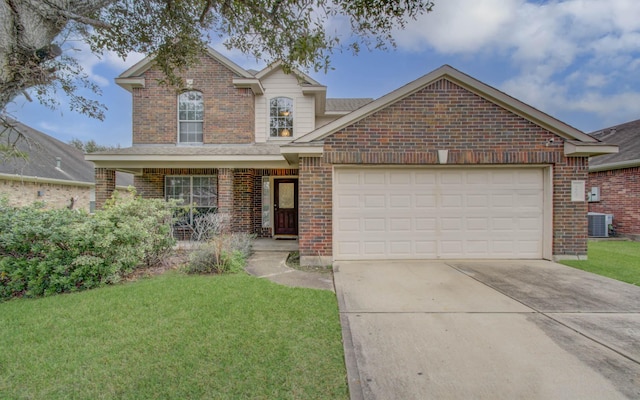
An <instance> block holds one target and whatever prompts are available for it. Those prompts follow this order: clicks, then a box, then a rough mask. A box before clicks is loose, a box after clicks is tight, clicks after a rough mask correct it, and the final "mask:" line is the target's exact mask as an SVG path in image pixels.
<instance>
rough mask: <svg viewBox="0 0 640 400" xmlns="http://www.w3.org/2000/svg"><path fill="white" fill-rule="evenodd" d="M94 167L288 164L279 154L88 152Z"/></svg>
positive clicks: (283, 165)
mask: <svg viewBox="0 0 640 400" xmlns="http://www.w3.org/2000/svg"><path fill="white" fill-rule="evenodd" d="M85 159H86V160H87V161H91V162H93V164H94V165H95V167H96V168H112V169H115V170H119V171H136V170H140V169H142V168H290V165H289V163H288V162H287V160H286V159H285V157H284V156H283V155H248V156H238V155H215V156H211V155H209V156H207V155H198V156H184V155H183V156H180V155H173V156H169V155H90V154H87V155H86V156H85Z"/></svg>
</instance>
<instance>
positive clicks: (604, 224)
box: [587, 212, 613, 237]
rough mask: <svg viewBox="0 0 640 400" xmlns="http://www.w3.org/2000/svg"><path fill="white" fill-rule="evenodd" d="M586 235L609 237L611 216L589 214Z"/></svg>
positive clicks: (611, 222)
mask: <svg viewBox="0 0 640 400" xmlns="http://www.w3.org/2000/svg"><path fill="white" fill-rule="evenodd" d="M587 218H588V219H589V228H588V235H589V236H590V237H609V226H610V225H612V224H613V214H601V213H594V212H590V213H588V214H587Z"/></svg>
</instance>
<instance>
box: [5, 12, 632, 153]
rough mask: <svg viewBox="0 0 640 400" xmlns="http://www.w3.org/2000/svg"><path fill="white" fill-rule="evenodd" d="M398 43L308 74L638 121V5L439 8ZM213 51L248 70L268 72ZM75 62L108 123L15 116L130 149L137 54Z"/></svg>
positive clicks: (335, 93) (55, 115) (374, 90)
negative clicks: (468, 92)
mask: <svg viewBox="0 0 640 400" xmlns="http://www.w3.org/2000/svg"><path fill="white" fill-rule="evenodd" d="M332 26H333V28H335V29H337V30H338V31H343V30H344V29H345V28H344V27H343V26H341V25H340V23H339V22H334V23H333V24H332ZM394 36H395V37H396V40H397V44H398V46H397V48H396V49H395V50H390V51H386V52H383V51H374V52H368V51H367V50H363V51H362V52H361V53H360V54H359V55H357V56H353V55H352V54H351V53H348V52H347V53H342V54H340V53H337V54H335V55H334V57H333V58H332V65H333V67H334V69H333V70H331V71H329V72H328V73H327V74H324V73H310V75H311V76H312V77H313V78H314V79H316V80H318V81H320V82H321V83H322V84H324V85H327V86H328V94H327V95H328V97H373V98H377V97H380V96H382V95H384V94H386V93H388V92H390V91H392V90H394V89H396V88H398V87H400V86H402V85H404V84H406V83H408V82H410V81H412V80H414V79H417V78H419V77H420V76H422V75H424V74H427V73H428V72H430V71H432V70H434V69H436V68H438V67H440V66H441V65H443V64H449V65H451V66H453V67H454V68H457V69H459V70H460V71H462V72H464V73H466V74H468V75H471V76H472V77H474V78H476V79H478V80H480V81H482V82H484V83H486V84H489V85H491V86H493V87H495V88H497V89H499V90H502V91H504V92H506V93H507V94H509V95H511V96H513V97H516V98H517V99H519V100H521V101H524V102H525V103H528V104H530V105H532V106H534V107H536V108H538V109H540V110H541V111H544V112H546V113H548V114H550V115H552V116H554V117H556V118H558V119H560V120H562V121H563V122H566V123H568V124H570V125H572V126H574V127H576V128H578V129H581V130H583V131H585V132H592V131H595V130H598V129H601V128H605V127H609V126H612V125H616V124H620V123H623V122H627V121H632V120H635V119H640V1H637V0H608V1H602V0H567V1H525V0H473V1H471V0H435V8H434V11H433V12H432V13H430V14H427V15H424V16H422V17H421V18H419V20H417V21H413V22H411V23H410V24H409V25H408V26H407V28H406V29H405V30H403V31H398V32H396V34H395V35H394ZM212 46H213V47H214V48H216V49H217V50H218V51H220V52H222V53H223V54H225V55H226V56H227V57H229V58H231V59H232V60H233V61H235V62H236V63H238V64H239V65H240V66H242V67H244V68H253V69H260V68H262V67H264V64H260V63H256V62H255V61H254V60H251V59H249V58H247V57H245V56H243V55H242V54H241V53H239V52H236V51H227V50H226V49H224V47H223V46H222V45H220V44H217V43H213V44H212ZM75 54H76V55H77V56H78V57H79V59H80V62H81V64H82V65H83V66H84V67H85V71H86V72H87V73H88V74H89V76H90V77H91V79H92V80H93V81H94V82H95V83H97V84H98V85H99V86H100V87H101V88H102V91H103V95H102V97H101V98H100V99H99V100H101V101H102V102H103V103H105V104H106V105H107V107H108V111H107V114H106V119H105V121H102V122H101V121H96V120H91V119H90V118H87V117H84V116H82V115H79V114H77V113H74V112H72V111H69V110H68V109H67V108H66V107H65V105H64V99H61V101H62V103H63V104H62V106H61V107H60V109H59V110H56V111H50V110H48V109H46V108H44V107H42V106H40V105H38V104H37V103H28V102H27V101H26V100H24V99H23V98H19V99H16V101H15V102H14V103H13V104H11V105H10V106H9V112H10V113H11V114H12V115H14V116H16V117H17V118H18V119H19V120H21V121H22V122H24V123H26V124H28V125H30V126H32V127H34V128H36V129H39V130H41V131H43V132H45V133H48V134H50V135H52V136H54V137H56V138H58V139H60V140H62V141H65V142H68V141H69V140H71V139H72V138H79V139H81V140H89V139H94V140H95V141H96V142H98V143H100V144H109V145H117V144H119V145H120V146H122V147H127V146H130V145H131V96H130V94H129V93H128V92H127V91H125V90H124V89H122V88H120V87H119V86H117V85H116V84H115V83H114V82H113V79H114V78H115V77H116V76H118V75H119V74H120V73H121V72H123V71H124V70H125V69H126V68H127V67H128V66H130V65H132V64H133V63H135V62H136V61H138V60H139V59H140V55H132V56H131V57H129V58H128V59H127V61H122V60H120V59H118V58H117V57H116V56H114V55H112V54H106V55H104V56H103V57H102V58H101V59H98V58H96V57H95V56H93V55H92V54H91V53H90V52H89V51H88V50H87V49H86V48H85V49H84V50H83V51H81V52H75Z"/></svg>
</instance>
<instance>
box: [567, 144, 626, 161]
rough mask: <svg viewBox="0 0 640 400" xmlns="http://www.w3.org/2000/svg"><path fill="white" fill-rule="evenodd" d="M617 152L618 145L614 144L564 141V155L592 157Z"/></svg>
mask: <svg viewBox="0 0 640 400" xmlns="http://www.w3.org/2000/svg"><path fill="white" fill-rule="evenodd" d="M617 152H618V146H617V145H615V144H605V143H579V142H570V141H566V142H564V155H565V156H566V157H593V156H600V155H603V154H615V153H617Z"/></svg>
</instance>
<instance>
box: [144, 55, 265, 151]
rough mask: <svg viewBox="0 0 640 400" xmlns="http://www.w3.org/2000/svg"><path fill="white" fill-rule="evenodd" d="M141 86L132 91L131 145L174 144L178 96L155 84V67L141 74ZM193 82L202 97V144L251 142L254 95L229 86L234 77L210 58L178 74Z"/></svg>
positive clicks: (165, 87) (170, 90) (203, 58)
mask: <svg viewBox="0 0 640 400" xmlns="http://www.w3.org/2000/svg"><path fill="white" fill-rule="evenodd" d="M144 77H145V87H144V88H136V89H133V144H134V145H136V144H176V143H177V140H178V114H177V113H178V111H177V108H178V94H179V92H180V91H178V90H176V88H174V87H171V86H168V85H162V84H160V83H158V81H159V80H160V79H162V78H163V75H162V73H161V72H160V71H159V70H158V69H157V68H151V69H149V70H148V71H146V72H145V73H144ZM182 77H183V78H184V79H193V89H192V90H199V91H201V92H202V94H203V101H204V123H203V142H204V143H252V142H254V130H255V129H254V125H255V123H254V121H255V118H254V115H255V102H254V95H253V93H252V92H251V90H250V89H238V88H235V87H234V86H233V77H234V74H233V73H232V72H231V71H230V70H229V69H228V68H226V67H225V66H223V65H222V64H220V63H219V62H218V61H216V60H214V59H213V58H211V57H208V56H205V57H202V58H201V62H200V64H199V65H196V66H194V67H192V68H190V69H189V70H187V71H186V72H184V73H183V74H182Z"/></svg>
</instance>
